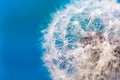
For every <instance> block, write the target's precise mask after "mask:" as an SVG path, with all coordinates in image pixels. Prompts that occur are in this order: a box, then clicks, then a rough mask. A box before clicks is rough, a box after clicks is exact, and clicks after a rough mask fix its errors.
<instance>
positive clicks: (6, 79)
mask: <svg viewBox="0 0 120 80" xmlns="http://www.w3.org/2000/svg"><path fill="white" fill-rule="evenodd" d="M119 2H120V1H119ZM66 3H69V0H0V80H51V79H50V76H49V72H48V71H47V69H46V68H45V67H44V66H43V64H44V63H43V62H42V60H41V59H40V57H41V56H42V54H43V52H42V48H41V40H42V39H41V37H42V34H41V33H40V31H41V30H43V29H44V28H46V27H47V25H48V23H50V21H51V17H50V15H51V14H52V13H54V12H56V11H57V10H58V9H60V8H62V7H64V5H65V4H66Z"/></svg>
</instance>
